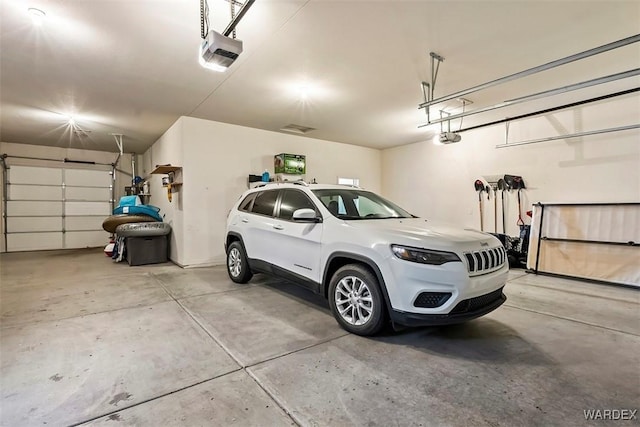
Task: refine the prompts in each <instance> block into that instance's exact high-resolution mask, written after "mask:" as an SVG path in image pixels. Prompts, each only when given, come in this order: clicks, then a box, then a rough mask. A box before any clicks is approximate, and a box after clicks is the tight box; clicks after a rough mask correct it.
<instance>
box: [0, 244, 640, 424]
mask: <svg viewBox="0 0 640 427" xmlns="http://www.w3.org/2000/svg"><path fill="white" fill-rule="evenodd" d="M0 280H1V288H0V290H1V294H0V296H1V316H2V328H1V330H0V357H1V366H0V373H1V383H0V386H1V394H2V400H1V404H0V405H1V406H0V424H1V425H2V426H29V425H34V426H42V425H49V426H51V425H79V424H83V425H104V426H114V425H151V426H169V425H189V426H198V425H202V426H218V425H219V426H226V425H239V426H251V425H256V426H281V425H296V424H299V425H304V426H346V425H359V426H405V425H406V426H462V425H464V426H515V425H518V426H528V425H531V426H550V425H557V426H574V425H575V426H583V425H598V426H600V425H603V424H607V423H606V422H603V421H594V422H592V423H589V422H587V421H585V417H584V413H583V411H584V410H590V409H631V410H635V409H638V408H640V338H639V336H640V309H639V308H640V292H638V291H636V290H632V289H624V288H617V287H611V286H603V285H595V284H588V283H582V282H578V281H570V280H562V279H556V278H549V277H543V276H533V275H529V274H526V273H524V272H523V271H519V270H516V271H512V272H511V273H510V280H509V283H508V284H507V287H506V293H507V295H508V297H509V299H508V301H507V303H506V304H505V305H504V306H503V307H501V308H500V309H498V310H497V311H495V312H493V313H491V314H490V315H488V316H486V317H484V318H481V319H478V320H475V321H472V322H470V323H467V324H464V325H459V326H452V327H443V328H421V329H411V330H406V331H403V332H391V331H387V332H385V333H384V334H383V335H382V336H379V337H376V338H372V339H367V338H362V337H358V336H355V335H350V334H347V333H345V332H344V331H343V330H342V329H340V328H339V327H338V325H337V323H336V322H335V321H334V319H333V317H332V316H331V314H330V313H329V309H328V305H327V303H326V301H324V300H322V299H321V298H318V297H316V296H314V295H312V294H310V293H307V292H306V291H304V290H302V289H300V288H298V287H296V286H293V285H290V284H286V283H282V282H280V281H278V280H275V279H272V278H269V277H266V276H261V275H258V276H255V277H254V279H253V280H252V281H251V282H250V284H249V285H236V284H234V283H232V282H231V281H230V280H229V279H228V278H227V275H226V271H225V270H224V268H223V267H215V268H203V269H191V270H182V269H180V268H178V267H176V266H174V265H172V264H161V265H153V266H142V267H129V266H128V265H127V264H126V263H121V264H113V263H112V262H111V260H110V259H108V258H106V257H105V256H104V255H103V254H102V253H101V251H96V250H82V251H66V252H39V253H21V254H2V255H0ZM638 418H639V417H638V416H636V419H635V420H633V421H628V422H625V421H617V422H614V424H615V425H617V426H618V425H638Z"/></svg>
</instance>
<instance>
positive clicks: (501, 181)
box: [498, 178, 509, 234]
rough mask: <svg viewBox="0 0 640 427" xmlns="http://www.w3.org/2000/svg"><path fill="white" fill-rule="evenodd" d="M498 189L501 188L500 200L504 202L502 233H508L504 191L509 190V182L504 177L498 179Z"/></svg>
mask: <svg viewBox="0 0 640 427" xmlns="http://www.w3.org/2000/svg"><path fill="white" fill-rule="evenodd" d="M498 190H500V201H501V202H502V233H504V234H506V233H507V221H506V216H505V214H504V192H505V190H509V185H508V184H507V181H505V180H504V179H503V178H500V179H499V180H498Z"/></svg>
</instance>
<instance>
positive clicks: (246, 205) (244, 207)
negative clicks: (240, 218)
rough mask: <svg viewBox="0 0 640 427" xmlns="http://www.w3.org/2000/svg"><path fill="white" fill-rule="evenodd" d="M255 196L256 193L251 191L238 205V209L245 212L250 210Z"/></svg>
mask: <svg viewBox="0 0 640 427" xmlns="http://www.w3.org/2000/svg"><path fill="white" fill-rule="evenodd" d="M255 197H256V193H251V194H249V195H248V196H247V197H245V198H244V200H243V201H242V202H241V203H240V205H239V206H238V210H239V211H245V212H247V211H249V210H250V208H251V202H253V199H255Z"/></svg>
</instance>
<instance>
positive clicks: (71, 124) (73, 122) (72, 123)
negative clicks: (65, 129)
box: [67, 117, 76, 126]
mask: <svg viewBox="0 0 640 427" xmlns="http://www.w3.org/2000/svg"><path fill="white" fill-rule="evenodd" d="M67 123H69V125H70V126H74V125H75V124H76V119H74V118H73V117H69V121H68V122H67Z"/></svg>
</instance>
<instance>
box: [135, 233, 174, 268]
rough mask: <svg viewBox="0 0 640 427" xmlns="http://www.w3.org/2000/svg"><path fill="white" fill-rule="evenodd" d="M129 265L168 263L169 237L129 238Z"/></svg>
mask: <svg viewBox="0 0 640 427" xmlns="http://www.w3.org/2000/svg"><path fill="white" fill-rule="evenodd" d="M125 249H126V251H127V262H128V263H129V265H144V264H158V263H161V262H167V260H168V257H167V254H168V244H167V236H146V237H127V240H126V242H125Z"/></svg>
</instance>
